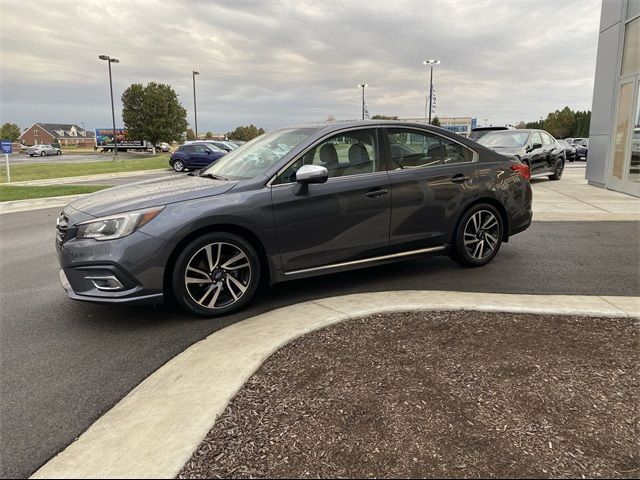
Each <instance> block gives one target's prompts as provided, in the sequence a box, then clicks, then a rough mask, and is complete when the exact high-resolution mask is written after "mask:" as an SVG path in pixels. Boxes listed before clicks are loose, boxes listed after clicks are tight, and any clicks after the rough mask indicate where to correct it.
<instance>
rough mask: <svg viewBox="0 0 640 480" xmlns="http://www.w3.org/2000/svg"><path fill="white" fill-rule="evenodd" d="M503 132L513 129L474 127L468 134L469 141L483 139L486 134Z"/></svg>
mask: <svg viewBox="0 0 640 480" xmlns="http://www.w3.org/2000/svg"><path fill="white" fill-rule="evenodd" d="M503 130H514V128H513V127H475V128H472V129H471V133H470V134H469V139H471V140H475V141H476V142H477V141H478V139H480V138H482V137H484V136H485V135H486V134H487V133H491V132H500V131H503Z"/></svg>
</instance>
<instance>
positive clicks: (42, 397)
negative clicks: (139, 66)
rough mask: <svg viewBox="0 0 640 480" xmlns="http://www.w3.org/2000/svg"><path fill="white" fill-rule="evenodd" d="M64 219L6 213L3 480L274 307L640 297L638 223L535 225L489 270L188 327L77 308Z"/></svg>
mask: <svg viewBox="0 0 640 480" xmlns="http://www.w3.org/2000/svg"><path fill="white" fill-rule="evenodd" d="M58 210H59V209H57V208H56V209H45V210H35V211H31V212H23V213H15V214H5V215H2V216H0V244H1V246H2V247H1V252H0V253H1V255H0V270H1V271H2V272H3V274H2V276H1V278H0V287H1V288H0V290H1V293H0V305H1V307H0V308H1V309H2V311H1V313H2V315H1V323H0V331H1V333H2V335H1V336H0V337H1V338H0V370H1V374H0V379H1V380H0V381H1V382H2V384H1V385H0V388H1V391H2V403H1V405H0V425H1V428H2V439H3V441H2V446H1V448H2V451H1V452H0V458H1V459H2V462H1V466H0V475H2V476H3V477H25V476H28V475H29V474H30V473H32V472H33V471H34V470H35V469H37V468H38V467H39V466H40V465H42V464H43V463H44V462H45V461H47V460H48V459H49V458H50V457H51V456H53V455H55V453H57V452H58V451H60V450H61V449H63V448H64V447H65V446H67V445H68V444H69V443H70V442H71V441H73V440H74V439H75V438H76V437H77V436H78V435H79V434H80V433H82V432H83V431H84V430H85V429H86V428H87V427H88V426H89V425H90V424H91V423H93V422H94V421H95V420H96V419H97V418H99V417H100V416H101V415H102V414H103V413H104V412H105V411H106V410H108V409H109V408H110V407H111V406H113V405H114V404H115V403H116V402H117V401H118V400H119V399H121V398H122V397H123V396H124V395H126V394H127V393H128V392H129V391H130V390H131V389H132V388H134V387H135V386H136V385H137V384H138V383H139V382H140V381H142V380H143V379H144V378H146V377H147V376H148V375H149V374H151V373H152V372H153V371H155V370H156V369H157V368H159V367H160V366H161V365H163V364H164V363H165V362H167V361H168V360H169V359H171V358H172V357H173V356H175V355H176V354H178V353H180V352H182V351H183V350H184V349H185V348H187V347H188V346H190V345H191V344H193V343H194V342H196V341H198V340H200V339H202V338H204V337H206V336H207V335H209V334H210V333H212V332H214V331H216V330H218V329H220V328H223V327H225V326H227V325H230V324H232V323H234V322H237V321H239V320H242V319H244V318H247V317H249V316H253V315H256V314H259V313H263V312H266V311H269V310H272V309H274V308H278V307H281V306H286V305H290V304H294V303H298V302H301V301H306V300H312V299H317V298H322V297H326V296H335V295H341V294H348V293H357V292H381V291H385V290H406V289H425V290H426V289H435V290H460V291H476V292H504V293H545V294H598V295H639V294H640V278H639V276H638V271H637V265H638V264H640V248H639V245H638V238H639V237H640V235H639V228H640V227H639V225H638V223H636V222H602V223H600V222H567V223H561V222H549V223H547V222H535V223H534V224H533V226H532V228H530V229H529V230H527V231H526V232H524V233H522V234H520V235H518V236H516V237H513V238H512V241H511V242H510V243H508V244H506V245H504V247H503V250H502V251H501V252H500V255H498V257H497V258H496V259H495V260H494V261H493V262H492V263H491V264H489V265H488V266H486V267H484V268H481V269H471V270H469V269H463V268H460V267H458V266H457V265H456V264H454V263H453V262H451V261H450V260H449V259H448V258H446V257H436V258H431V259H421V260H412V261H407V262H403V263H398V264H393V265H388V266H382V267H376V268H370V269H365V270H359V271H354V272H349V273H343V274H335V275H330V276H326V277H318V278H314V279H307V280H300V281H295V282H290V283H285V284H280V285H276V286H274V287H272V288H265V289H263V290H262V291H260V292H259V294H258V295H257V298H256V299H255V301H254V302H253V304H252V306H251V307H250V308H248V309H247V310H244V311H242V312H240V313H238V314H235V315H232V316H229V317H226V318H224V319H222V320H202V319H196V318H192V317H189V316H187V315H185V314H184V313H182V312H181V311H179V310H177V309H175V308H174V307H170V306H159V307H155V308H154V307H149V308H126V307H113V306H100V305H92V304H84V303H77V302H72V301H70V300H68V299H67V298H66V294H65V293H64V291H63V290H62V288H61V287H60V285H59V282H58V278H57V260H56V256H55V249H54V243H53V242H54V240H53V238H54V224H55V219H56V217H57V215H58V213H59V211H58ZM630 239H635V240H634V241H630ZM613 251H615V252H616V254H615V255H612V254H611V252H613Z"/></svg>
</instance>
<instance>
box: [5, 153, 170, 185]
mask: <svg viewBox="0 0 640 480" xmlns="http://www.w3.org/2000/svg"><path fill="white" fill-rule="evenodd" d="M9 163H11V159H9ZM9 168H10V170H11V181H12V182H21V181H26V180H42V179H46V178H67V177H78V176H81V175H98V174H101V173H116V172H134V171H136V170H153V169H156V168H169V156H168V155H157V156H155V157H149V158H140V159H137V158H135V159H126V160H122V161H120V162H114V161H107V162H82V163H31V164H26V165H25V164H17V165H11V164H10V167H9ZM6 181H7V171H6V167H5V165H4V162H0V183H6Z"/></svg>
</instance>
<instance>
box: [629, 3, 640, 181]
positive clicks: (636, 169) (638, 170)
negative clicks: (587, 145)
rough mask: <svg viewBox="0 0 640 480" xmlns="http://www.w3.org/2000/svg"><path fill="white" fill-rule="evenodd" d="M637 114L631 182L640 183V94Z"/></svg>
mask: <svg viewBox="0 0 640 480" xmlns="http://www.w3.org/2000/svg"><path fill="white" fill-rule="evenodd" d="M639 3H640V2H639ZM637 103H638V104H637V105H636V114H635V116H634V117H633V118H634V123H633V137H632V139H631V160H630V162H629V180H630V181H632V182H635V183H640V94H639V95H638V102H637Z"/></svg>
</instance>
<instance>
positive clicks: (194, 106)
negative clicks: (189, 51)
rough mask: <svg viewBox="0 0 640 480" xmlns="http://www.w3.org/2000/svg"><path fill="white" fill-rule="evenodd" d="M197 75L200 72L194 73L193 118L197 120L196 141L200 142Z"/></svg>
mask: <svg viewBox="0 0 640 480" xmlns="http://www.w3.org/2000/svg"><path fill="white" fill-rule="evenodd" d="M196 75H200V72H196V71H195V70H194V71H193V116H194V118H195V127H196V140H198V108H197V107H196Z"/></svg>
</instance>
